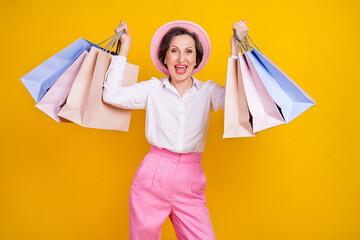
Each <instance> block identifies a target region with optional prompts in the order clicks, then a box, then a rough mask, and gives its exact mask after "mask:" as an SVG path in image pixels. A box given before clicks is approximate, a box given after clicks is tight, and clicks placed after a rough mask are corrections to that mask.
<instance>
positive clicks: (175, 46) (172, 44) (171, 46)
mask: <svg viewBox="0 0 360 240" xmlns="http://www.w3.org/2000/svg"><path fill="white" fill-rule="evenodd" d="M170 47H176V48H178V47H177V46H175V45H173V44H172V45H170ZM187 48H193V47H187Z"/></svg>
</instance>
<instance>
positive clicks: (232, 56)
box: [230, 55, 238, 59]
mask: <svg viewBox="0 0 360 240" xmlns="http://www.w3.org/2000/svg"><path fill="white" fill-rule="evenodd" d="M230 58H235V59H236V58H238V56H234V55H231V56H230Z"/></svg>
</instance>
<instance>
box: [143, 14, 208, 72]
mask: <svg viewBox="0 0 360 240" xmlns="http://www.w3.org/2000/svg"><path fill="white" fill-rule="evenodd" d="M173 27H183V28H185V29H186V30H188V31H189V32H194V33H196V35H197V36H198V37H199V41H200V43H201V45H202V48H203V51H204V55H203V58H202V61H201V63H200V64H199V66H198V67H197V68H196V69H194V70H193V71H192V73H191V75H193V74H195V73H198V72H199V71H200V70H201V69H202V68H203V67H204V66H205V65H206V63H207V62H208V61H209V58H210V52H211V44H210V38H209V36H208V35H207V33H206V32H205V30H204V29H203V28H202V27H200V26H199V25H198V24H196V23H194V22H190V21H185V20H177V21H172V22H168V23H166V24H164V25H162V26H161V27H160V28H159V29H158V30H157V31H156V32H155V34H154V36H153V37H152V39H151V43H150V56H151V60H152V61H153V63H154V65H155V67H156V68H157V69H159V71H160V72H162V73H163V74H165V75H167V76H170V72H169V70H168V69H166V67H165V66H164V65H163V64H162V63H161V61H160V59H159V58H158V53H159V48H160V43H161V40H162V38H163V37H164V35H165V34H166V33H167V32H168V31H169V30H170V29H171V28H173Z"/></svg>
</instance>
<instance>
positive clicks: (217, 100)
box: [211, 20, 249, 111]
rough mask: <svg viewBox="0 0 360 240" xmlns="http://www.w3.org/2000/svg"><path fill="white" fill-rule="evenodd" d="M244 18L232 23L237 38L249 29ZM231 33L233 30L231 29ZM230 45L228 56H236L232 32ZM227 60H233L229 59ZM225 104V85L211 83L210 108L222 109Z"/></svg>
mask: <svg viewBox="0 0 360 240" xmlns="http://www.w3.org/2000/svg"><path fill="white" fill-rule="evenodd" d="M245 23H246V20H243V21H239V22H236V23H234V25H233V30H235V31H236V33H237V34H238V36H239V38H240V39H241V40H243V39H244V38H245V36H246V34H247V32H248V31H249V28H248V27H247V26H246V25H245ZM232 33H233V31H232ZM230 45H231V56H230V58H235V59H237V58H238V53H239V50H240V48H239V44H238V43H237V40H236V38H235V37H234V34H232V37H231V39H230ZM229 61H235V60H230V59H229ZM224 105H225V87H223V86H221V85H219V84H217V83H215V82H213V83H212V84H211V108H212V110H215V111H217V110H223V109H224Z"/></svg>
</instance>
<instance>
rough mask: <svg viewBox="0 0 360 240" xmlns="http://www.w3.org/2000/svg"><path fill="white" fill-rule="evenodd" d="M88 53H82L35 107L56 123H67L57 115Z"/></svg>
mask: <svg viewBox="0 0 360 240" xmlns="http://www.w3.org/2000/svg"><path fill="white" fill-rule="evenodd" d="M87 54H88V51H86V50H85V51H84V52H83V53H82V54H81V55H80V56H79V57H78V58H77V59H76V61H75V62H74V63H73V64H72V65H71V66H70V67H69V68H68V69H67V70H66V71H65V72H64V73H63V74H62V75H61V76H60V78H59V79H58V80H57V81H56V82H55V83H54V85H53V86H52V87H51V88H50V89H49V90H48V91H47V93H46V94H45V95H44V97H43V98H42V99H41V100H40V101H39V102H38V103H37V104H36V105H35V107H37V108H39V109H40V110H41V111H43V112H44V113H46V114H47V115H49V116H50V117H52V118H53V119H55V121H57V122H69V121H68V120H66V119H63V118H59V117H58V113H59V111H60V109H61V108H62V106H63V105H64V104H65V101H66V98H67V96H68V94H69V92H70V89H71V87H72V84H73V82H74V80H75V77H76V76H77V74H78V72H79V70H80V67H81V65H82V63H83V61H84V60H85V58H86V56H87Z"/></svg>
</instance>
